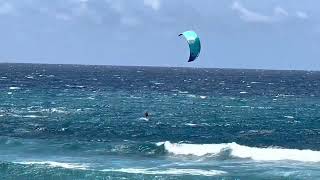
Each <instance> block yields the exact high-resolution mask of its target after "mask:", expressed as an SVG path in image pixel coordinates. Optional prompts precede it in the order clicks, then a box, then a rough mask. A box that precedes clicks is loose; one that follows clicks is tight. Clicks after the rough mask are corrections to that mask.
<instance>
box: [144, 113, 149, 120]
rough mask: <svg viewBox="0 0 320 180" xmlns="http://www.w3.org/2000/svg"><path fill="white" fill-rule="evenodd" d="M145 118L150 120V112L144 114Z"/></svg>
mask: <svg viewBox="0 0 320 180" xmlns="http://www.w3.org/2000/svg"><path fill="white" fill-rule="evenodd" d="M144 117H145V118H147V119H148V118H149V113H148V111H146V112H145V113H144Z"/></svg>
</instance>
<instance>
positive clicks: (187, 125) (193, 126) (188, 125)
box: [185, 123, 197, 127]
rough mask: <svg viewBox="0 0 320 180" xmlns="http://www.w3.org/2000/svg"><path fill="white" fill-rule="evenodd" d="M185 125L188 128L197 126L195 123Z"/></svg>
mask: <svg viewBox="0 0 320 180" xmlns="http://www.w3.org/2000/svg"><path fill="white" fill-rule="evenodd" d="M185 125H186V126H192V127H194V126H197V124H193V123H186V124H185Z"/></svg>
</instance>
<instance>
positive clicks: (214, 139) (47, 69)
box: [0, 64, 320, 179]
mask: <svg viewBox="0 0 320 180" xmlns="http://www.w3.org/2000/svg"><path fill="white" fill-rule="evenodd" d="M0 90H1V91H0V94H1V95H0V162H1V164H0V178H1V179H320V91H319V90H320V72H307V71H265V70H232V69H192V68H156V67H111V66H76V65H36V64H1V65H0ZM145 111H148V112H149V113H150V119H149V120H147V119H145V118H143V115H144V112H145Z"/></svg>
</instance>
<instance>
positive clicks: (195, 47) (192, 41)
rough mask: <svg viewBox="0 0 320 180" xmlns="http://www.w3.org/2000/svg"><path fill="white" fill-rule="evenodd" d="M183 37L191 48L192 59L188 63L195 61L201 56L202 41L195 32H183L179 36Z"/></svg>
mask: <svg viewBox="0 0 320 180" xmlns="http://www.w3.org/2000/svg"><path fill="white" fill-rule="evenodd" d="M181 35H183V36H184V37H185V38H186V40H187V42H188V44H189V48H190V57H189V60H188V62H191V61H194V60H195V59H196V58H197V57H198V56H199V54H200V50H201V44H200V39H199V37H198V35H197V34H196V33H195V32H194V31H186V32H183V33H182V34H179V36H181Z"/></svg>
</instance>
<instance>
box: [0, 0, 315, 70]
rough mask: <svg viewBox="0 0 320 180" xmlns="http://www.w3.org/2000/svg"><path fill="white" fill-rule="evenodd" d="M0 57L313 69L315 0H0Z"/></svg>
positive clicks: (27, 60)
mask: <svg viewBox="0 0 320 180" xmlns="http://www.w3.org/2000/svg"><path fill="white" fill-rule="evenodd" d="M186 30H194V31H196V32H197V34H198V35H199V37H200V40H201V42H202V51H201V54H200V56H199V58H198V59H197V60H196V61H194V62H192V63H188V62H187V60H188V57H189V49H188V45H187V43H186V41H185V40H184V39H183V38H182V37H178V35H179V33H181V32H183V31H186ZM0 62H24V63H50V64H61V63H63V64H99V65H100V64H101V65H129V66H169V67H173V66H182V67H208V68H248V69H299V70H300V69H303V70H320V1H319V0H304V1H302V0H176V1H175V0H0Z"/></svg>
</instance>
